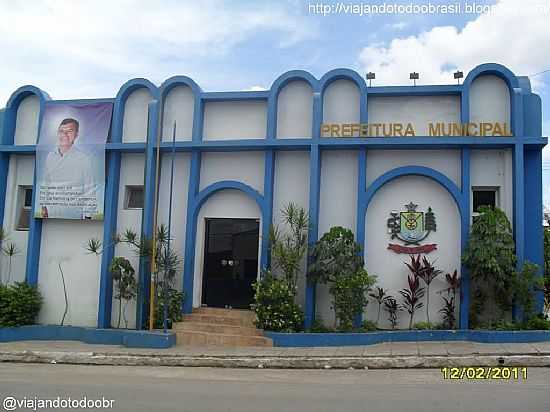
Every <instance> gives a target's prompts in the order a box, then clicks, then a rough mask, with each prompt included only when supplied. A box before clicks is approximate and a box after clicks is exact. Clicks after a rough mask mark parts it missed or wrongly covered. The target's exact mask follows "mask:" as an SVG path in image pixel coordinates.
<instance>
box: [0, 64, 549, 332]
mask: <svg viewBox="0 0 550 412" xmlns="http://www.w3.org/2000/svg"><path fill="white" fill-rule="evenodd" d="M51 92H52V93H53V94H54V95H55V90H51ZM84 97H85V96H83V98H84ZM101 100H102V101H112V102H113V104H114V113H113V120H112V124H111V131H110V135H109V138H108V142H107V145H106V173H105V175H106V192H105V216H104V217H105V218H104V221H72V220H53V219H50V220H41V219H35V218H33V217H32V213H31V212H30V206H31V204H32V203H31V200H32V196H33V194H34V193H35V191H33V185H34V184H35V182H34V163H35V158H34V154H35V150H36V143H37V136H38V130H39V125H40V122H41V113H42V112H43V108H44V105H45V104H46V103H47V102H52V99H51V98H50V96H49V95H48V93H46V91H43V90H40V89H39V88H37V87H34V86H23V87H21V88H19V89H18V90H16V91H14V92H13V94H12V96H11V98H10V99H9V101H8V102H7V104H6V106H5V108H4V109H3V110H1V111H0V132H1V139H2V142H1V145H0V186H1V187H2V190H1V191H0V196H1V197H0V218H1V219H2V221H3V227H4V229H5V230H6V232H7V233H8V235H9V238H10V240H11V241H13V242H15V243H16V244H17V245H18V247H19V249H20V253H19V254H18V255H17V256H16V257H15V258H14V259H13V276H12V278H13V280H19V281H22V280H24V279H26V280H27V281H28V282H30V283H33V284H38V285H39V287H40V290H41V292H42V294H43V296H44V305H43V309H42V311H41V313H40V319H39V320H40V322H41V323H45V324H48V323H59V321H60V319H61V316H62V314H63V309H64V298H63V288H62V286H61V279H60V277H59V269H58V266H59V265H60V264H61V265H62V267H63V270H64V273H65V277H66V283H67V288H68V296H69V311H68V314H67V318H66V324H72V325H80V326H92V327H93V326H98V327H102V328H103V327H110V326H111V323H112V320H114V319H115V315H114V314H115V313H116V310H117V307H116V305H115V304H114V300H113V287H112V282H111V279H110V275H109V272H108V265H109V262H110V260H111V259H112V257H113V256H126V257H128V258H129V259H130V260H131V261H132V262H133V263H134V266H135V267H136V268H139V282H140V286H141V288H142V289H141V290H142V293H140V294H139V297H138V299H137V302H136V304H135V306H134V307H132V308H131V309H129V310H128V315H129V318H130V323H131V326H134V325H137V327H140V326H142V325H143V324H144V319H145V318H146V316H147V310H148V308H147V297H148V287H149V279H148V270H147V266H146V265H144V263H143V262H141V263H140V261H139V257H137V256H136V255H135V254H134V253H133V252H132V251H131V250H129V249H128V248H126V247H125V246H123V245H117V246H116V247H115V246H113V245H112V243H111V241H110V239H111V237H112V234H113V233H115V232H122V231H124V230H125V229H126V228H132V229H134V230H136V231H137V232H140V233H142V234H143V235H145V236H151V235H152V231H153V221H154V216H153V213H154V198H155V196H154V194H155V193H154V192H155V170H156V149H157V139H158V137H159V136H160V140H161V143H160V150H161V157H160V171H161V173H160V181H159V207H158V222H159V223H166V222H167V220H168V200H169V196H170V193H169V188H170V164H171V162H170V159H171V156H172V155H171V148H172V142H171V140H172V132H173V125H174V122H176V123H177V129H176V130H177V131H176V143H175V150H176V154H175V179H174V183H175V184H174V187H173V209H172V234H173V237H174V243H173V244H174V247H175V248H176V249H177V251H178V252H179V253H180V255H181V256H182V258H183V261H184V264H183V265H182V268H181V273H180V275H179V277H178V287H179V288H182V289H183V290H184V291H185V293H186V299H185V303H184V311H186V312H190V311H191V310H192V308H193V307H198V306H201V305H205V304H206V305H209V306H222V307H224V306H231V307H243V306H246V305H247V304H248V303H250V300H251V296H252V295H251V293H250V283H251V282H252V281H253V280H254V279H255V278H256V277H257V276H258V275H259V273H260V268H262V267H264V266H266V265H267V264H268V261H269V256H268V244H267V236H266V234H267V233H268V229H269V227H270V225H271V224H272V223H278V222H279V221H280V214H281V212H280V211H281V209H282V208H283V207H284V205H285V204H287V203H288V202H294V203H296V204H298V205H300V206H303V207H304V208H305V209H306V210H307V211H308V212H309V216H310V221H311V227H310V230H309V242H310V243H314V242H315V241H316V240H317V239H318V238H319V237H320V236H322V234H323V233H324V232H326V231H328V230H329V229H330V228H331V227H332V226H344V227H347V228H350V229H352V230H353V232H354V233H355V235H356V239H357V241H358V242H359V243H360V244H361V245H363V248H364V251H363V252H364V255H365V261H366V267H367V270H368V272H369V273H371V274H374V275H377V276H378V282H379V285H380V286H382V287H384V288H387V289H389V291H390V293H391V294H393V295H394V296H397V295H398V290H399V289H402V288H403V287H405V282H406V275H407V270H406V267H405V265H404V264H403V262H404V261H405V260H407V259H408V256H407V255H406V254H398V253H396V252H395V251H394V250H391V249H388V245H389V243H396V242H397V240H396V239H394V240H392V239H391V236H390V234H389V233H388V227H387V222H388V218H389V217H390V213H391V212H392V211H397V212H400V211H403V210H405V205H406V204H409V203H411V202H412V203H413V204H415V205H417V207H418V210H419V211H422V212H426V211H427V210H428V208H430V207H431V208H432V210H433V212H434V215H435V217H436V221H437V230H436V231H432V232H431V233H429V236H428V237H427V238H426V242H428V243H430V244H436V245H437V249H436V250H433V251H432V252H430V254H429V257H430V258H432V259H436V261H437V266H438V267H439V268H441V269H442V270H444V271H446V272H452V271H454V270H455V269H457V270H458V271H459V273H460V274H461V275H462V277H463V285H465V286H466V287H467V285H468V273H467V272H466V271H465V270H464V268H462V267H461V250H463V248H464V246H465V244H466V241H467V239H468V233H469V229H470V225H471V221H472V216H473V215H474V214H475V210H476V208H477V206H478V205H480V204H492V205H495V206H498V207H499V208H501V209H503V210H504V211H505V212H506V214H507V216H508V218H509V219H510V221H511V222H512V223H513V231H514V237H515V241H516V248H517V250H516V253H517V256H518V258H519V259H518V260H519V261H520V262H523V261H524V260H529V261H531V262H534V263H537V264H539V265H542V262H543V244H542V225H541V216H542V168H541V165H542V148H543V147H544V145H546V143H547V138H546V137H542V131H541V129H542V119H541V101H540V98H539V97H538V96H537V95H536V94H534V93H532V91H531V87H530V83H529V79H528V78H527V77H523V76H517V75H515V74H514V73H512V72H511V71H510V70H508V69H507V68H506V67H503V66H501V65H499V64H493V63H490V64H482V65H480V66H477V67H476V68H475V69H474V70H472V71H471V72H470V73H468V74H467V76H466V77H465V79H464V81H463V83H462V84H452V85H430V86H392V87H383V86H382V87H368V86H367V84H366V82H365V80H364V79H363V78H362V76H361V75H359V74H358V73H356V72H354V71H352V70H347V69H337V70H333V71H330V72H328V73H326V74H325V75H324V76H322V77H321V78H320V79H317V78H316V77H314V76H313V75H311V74H310V73H307V72H304V71H290V72H287V73H284V74H283V75H281V76H280V77H279V78H277V79H276V80H275V81H274V82H273V85H272V86H271V88H270V89H269V90H265V91H246V92H205V91H203V90H202V89H201V88H200V86H199V85H198V84H196V83H195V82H194V81H193V80H192V79H190V78H188V77H185V76H176V77H172V78H170V79H167V80H166V81H165V82H164V83H162V84H161V85H159V86H157V85H154V84H152V83H151V82H150V81H148V80H145V79H132V80H130V81H128V82H127V83H125V84H124V85H122V87H121V88H120V90H119V92H118V94H117V95H116V96H115V97H111V98H107V99H101ZM93 101H94V100H87V99H82V100H76V101H73V103H87V102H93ZM65 102H66V101H65ZM483 122H486V123H500V124H506V125H507V128H508V130H509V131H510V133H511V136H464V135H456V136H455V135H450V136H433V135H431V136H430V132H429V130H428V124H429V123H444V124H449V123H457V124H465V123H475V124H477V125H479V124H480V123H483ZM366 123H368V124H378V123H379V124H390V123H392V124H394V123H399V124H409V123H410V124H411V125H412V126H413V128H414V130H415V136H390V137H360V136H357V135H353V136H351V137H327V136H325V135H324V134H323V133H322V130H323V127H322V125H330V124H337V125H344V124H366ZM90 238H99V239H102V240H103V242H104V244H105V245H106V251H105V253H104V254H103V255H102V256H101V257H98V256H95V255H90V254H87V253H86V250H85V244H86V242H87V241H88V239H90ZM6 264H7V261H6V258H4V260H3V261H2V265H6ZM304 265H305V262H304ZM439 282H440V283H439V284H437V282H435V283H434V284H433V285H434V286H432V288H431V293H432V294H433V296H434V297H435V296H437V295H436V293H437V291H438V290H440V289H442V288H443V287H444V285H443V283H442V282H443V280H440V281H439ZM465 290H466V289H465ZM432 302H434V303H433V304H432V305H431V312H432V313H431V320H432V321H434V320H435V321H437V320H438V319H439V318H440V316H441V314H439V313H438V310H439V309H440V306H439V300H438V299H435V298H432ZM299 303H300V304H301V305H302V306H303V308H304V310H305V313H306V323H308V324H310V323H311V322H312V320H313V319H314V318H315V317H317V318H321V319H322V320H323V321H324V322H326V323H328V324H330V323H332V321H333V316H334V315H333V312H332V309H331V304H330V295H329V294H328V289H327V288H326V287H325V286H321V285H317V286H315V285H312V284H309V283H307V282H306V280H305V278H304V277H302V278H301V279H300V282H299ZM468 305H469V297H468V294H467V293H462V297H461V302H460V307H459V313H458V315H459V319H460V326H461V327H467V325H468ZM134 314H135V315H134ZM366 316H367V317H369V318H371V319H375V318H376V309H375V306H374V305H372V306H369V308H368V309H367V313H366ZM402 316H405V315H404V314H403V315H402ZM424 316H425V313H423V311H420V312H419V313H418V314H417V315H416V318H415V320H416V321H422V320H425V319H423V317H424ZM405 323H406V322H404V320H402V322H401V324H402V325H404V324H405ZM382 326H387V325H386V324H385V320H384V321H383V323H382Z"/></svg>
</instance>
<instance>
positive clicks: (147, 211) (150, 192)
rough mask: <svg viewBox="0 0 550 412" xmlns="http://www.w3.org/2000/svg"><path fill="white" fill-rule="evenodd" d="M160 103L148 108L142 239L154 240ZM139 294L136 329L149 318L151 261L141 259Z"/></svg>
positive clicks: (156, 102)
mask: <svg viewBox="0 0 550 412" xmlns="http://www.w3.org/2000/svg"><path fill="white" fill-rule="evenodd" d="M158 108H159V103H158V101H156V100H153V101H152V102H150V103H149V107H148V118H149V122H148V126H147V147H146V149H145V175H144V201H143V214H142V220H141V238H142V239H152V237H153V231H154V230H155V228H154V227H153V226H154V212H155V173H156V165H157V162H156V150H155V148H156V143H157V142H156V140H157V133H158V115H159V110H158ZM138 284H139V292H138V298H137V305H136V306H137V307H136V329H142V328H144V327H146V325H145V322H146V320H147V319H148V316H149V293H150V286H151V259H150V258H149V257H140V259H139V281H138Z"/></svg>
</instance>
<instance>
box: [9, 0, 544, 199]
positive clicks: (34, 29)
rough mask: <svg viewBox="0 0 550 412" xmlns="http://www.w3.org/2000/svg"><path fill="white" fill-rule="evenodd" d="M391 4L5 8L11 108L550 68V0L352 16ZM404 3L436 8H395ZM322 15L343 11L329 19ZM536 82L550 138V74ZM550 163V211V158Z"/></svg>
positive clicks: (174, 1) (40, 0)
mask: <svg viewBox="0 0 550 412" xmlns="http://www.w3.org/2000/svg"><path fill="white" fill-rule="evenodd" d="M340 3H341V5H340ZM382 3H383V1H379V0H376V1H375V0H365V1H363V2H361V1H355V2H353V1H351V0H350V1H342V2H337V1H328V0H327V1H324V2H323V1H322V0H312V1H311V2H308V1H299V0H273V1H267V0H266V1H256V0H250V1H244V0H241V1H236V0H235V1H222V0H201V1H191V0H156V1H145V0H143V1H140V0H109V1H107V0H95V1H84V0H64V1H63V0H33V1H28V0H27V1H19V0H0V50H1V56H2V61H1V63H0V79H1V80H0V107H1V106H3V105H4V104H5V102H6V101H7V99H8V98H9V96H10V94H11V93H12V92H13V91H14V90H15V89H17V88H18V87H19V86H22V85H24V84H33V85H36V86H38V87H40V88H42V89H43V90H45V91H47V92H48V93H49V94H50V95H51V96H52V97H53V98H54V99H67V98H86V97H111V96H114V95H116V93H117V91H118V89H119V88H120V86H121V85H122V84H123V83H124V82H125V81H127V80H128V79H130V78H133V77H145V78H148V79H149V80H151V81H153V82H154V83H156V84H160V83H161V82H162V81H163V80H165V79H166V78H168V77H171V76H173V75H175V74H185V75H188V76H190V77H192V78H193V79H194V80H196V81H197V83H198V84H199V85H200V86H201V87H202V88H203V89H204V90H212V91H220V90H246V89H259V88H268V87H269V86H270V85H271V83H272V82H273V80H274V79H275V78H276V77H277V76H278V75H280V74H281V73H283V72H285V71H287V70H291V69H304V70H308V71H310V72H311V73H313V74H314V75H315V76H316V77H320V76H322V75H323V74H324V73H325V72H327V71H328V70H331V69H333V68H336V67H348V68H352V69H355V70H357V71H358V72H359V73H365V72H366V71H374V72H376V76H377V79H376V83H375V84H376V85H389V84H408V83H409V80H408V73H409V72H411V71H417V72H420V73H421V79H420V84H422V83H424V84H430V83H453V82H454V80H453V78H452V73H453V71H455V70H456V69H457V68H458V69H460V70H463V71H465V72H467V71H468V70H470V69H471V68H472V67H474V66H476V65H477V64H480V63H484V62H498V63H502V64H504V65H506V66H508V67H509V68H510V69H511V70H512V71H514V72H515V73H516V74H518V75H533V74H537V73H540V72H543V71H545V70H549V69H550V1H548V0H487V1H485V0H483V1H481V0H476V1H475V3H474V1H464V0H450V1H444V0H431V2H430V3H431V4H432V5H437V6H440V8H439V11H440V12H439V13H427V14H424V13H412V14H395V13H385V14H377V15H373V14H371V15H363V16H360V15H358V14H353V13H349V12H348V13H345V10H344V9H345V8H347V7H348V6H350V5H352V4H354V5H363V6H366V7H368V6H372V5H376V4H378V5H380V4H382ZM395 3H397V4H404V5H409V4H415V5H428V4H429V2H428V1H423V0H417V1H406V0H404V1H401V0H395V1H387V2H386V4H387V5H391V4H395ZM457 4H460V11H461V12H460V13H442V11H444V10H443V8H442V7H441V6H456V5H457ZM472 5H476V7H477V9H472ZM321 6H333V7H332V8H331V11H336V12H338V11H340V12H339V13H329V14H325V15H323V14H321V13H319V11H320V10H322V7H321ZM468 6H469V7H470V8H469V9H467V7H468ZM339 7H340V10H338V8H339ZM335 9H336V10H335ZM325 10H326V9H325ZM447 11H448V12H449V11H450V10H449V8H448V9H447ZM531 81H532V84H533V87H534V89H535V91H536V92H537V93H539V94H540V95H541V97H542V100H543V118H544V132H545V135H546V136H548V135H549V134H550V108H549V107H550V72H547V73H543V74H539V75H536V76H532V78H531ZM547 102H549V103H547ZM545 159H546V161H547V162H546V163H545V168H548V171H546V170H545V190H544V195H545V199H546V202H547V203H548V204H550V149H548V150H545ZM546 165H547V166H546ZM546 182H548V183H549V184H546Z"/></svg>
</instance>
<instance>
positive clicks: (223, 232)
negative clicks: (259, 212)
mask: <svg viewBox="0 0 550 412" xmlns="http://www.w3.org/2000/svg"><path fill="white" fill-rule="evenodd" d="M259 233H260V223H259V221H258V220H257V219H206V236H205V246H204V249H205V250H204V270H203V277H202V303H203V304H205V305H207V306H211V307H221V308H239V309H250V304H251V303H252V301H253V298H254V292H253V290H252V282H254V281H255V280H256V278H257V276H258V239H259Z"/></svg>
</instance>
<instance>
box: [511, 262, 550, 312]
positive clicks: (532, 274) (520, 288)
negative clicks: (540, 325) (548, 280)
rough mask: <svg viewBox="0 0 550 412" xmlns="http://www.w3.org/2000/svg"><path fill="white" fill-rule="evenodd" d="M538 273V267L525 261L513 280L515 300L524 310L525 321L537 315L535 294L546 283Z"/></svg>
mask: <svg viewBox="0 0 550 412" xmlns="http://www.w3.org/2000/svg"><path fill="white" fill-rule="evenodd" d="M538 271H539V266H538V265H536V264H534V263H531V262H528V261H525V262H524V263H523V267H522V269H521V271H520V272H518V273H516V274H515V276H514V278H513V279H512V291H513V298H514V300H515V302H516V303H517V304H518V305H519V306H520V307H521V308H522V311H523V318H524V319H530V318H532V317H533V316H534V314H535V296H534V292H535V290H539V289H541V288H542V283H543V282H544V281H543V279H541V278H540V277H539V276H538Z"/></svg>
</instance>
